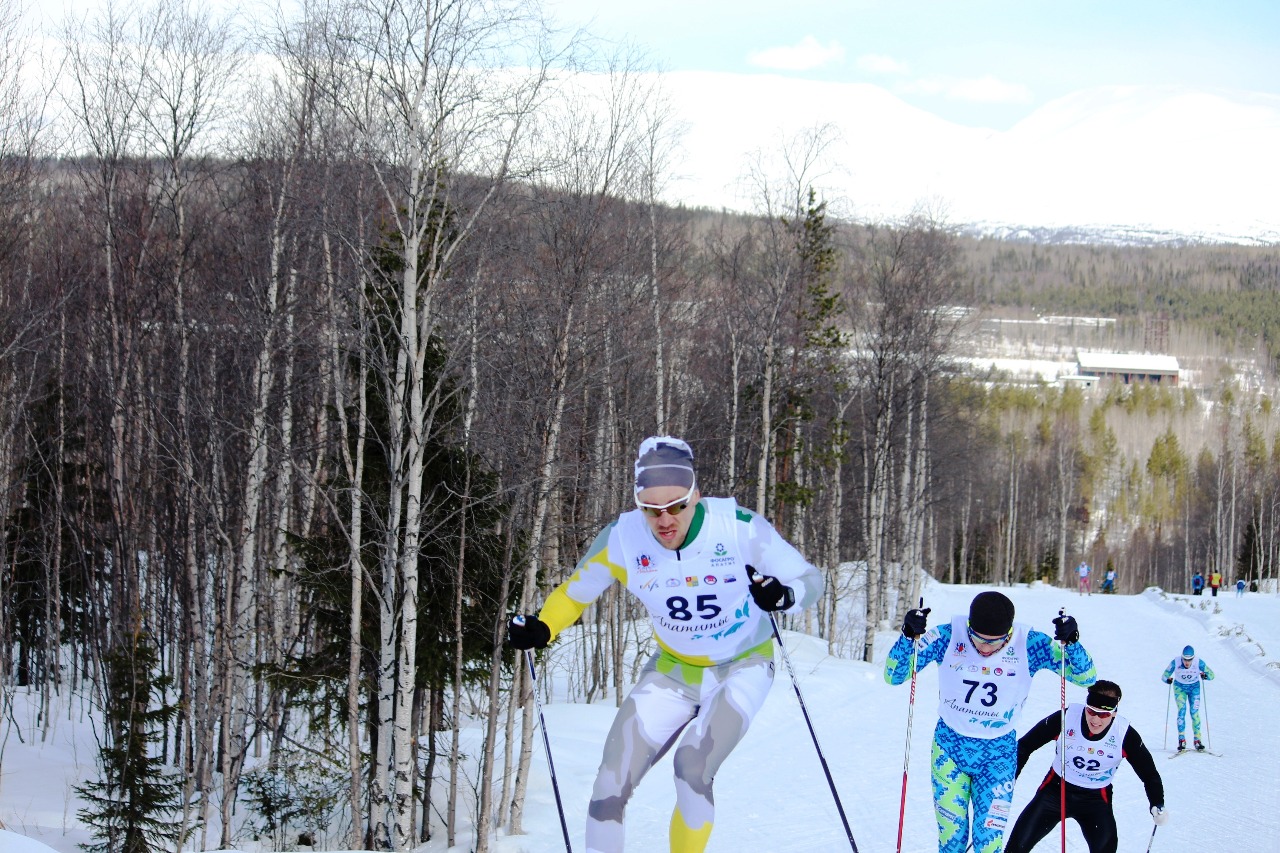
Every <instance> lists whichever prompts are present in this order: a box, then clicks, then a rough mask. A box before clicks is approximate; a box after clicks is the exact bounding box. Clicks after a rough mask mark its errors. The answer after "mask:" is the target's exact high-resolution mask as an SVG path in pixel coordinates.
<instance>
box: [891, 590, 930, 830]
mask: <svg viewBox="0 0 1280 853" xmlns="http://www.w3.org/2000/svg"><path fill="white" fill-rule="evenodd" d="M920 608H921V609H922V610H923V609H924V598H923V597H921V598H920ZM918 640H919V638H918V637H913V638H912V639H911V698H910V699H908V700H907V744H906V746H905V747H904V748H903V751H902V800H901V802H899V804H898V850H897V853H902V827H903V819H904V818H905V817H906V814H907V767H908V766H910V763H911V721H912V718H913V717H914V716H915V710H916V649H917V647H918V645H919V643H918Z"/></svg>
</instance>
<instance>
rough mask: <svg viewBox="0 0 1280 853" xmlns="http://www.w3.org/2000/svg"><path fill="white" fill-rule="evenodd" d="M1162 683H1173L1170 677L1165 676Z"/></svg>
mask: <svg viewBox="0 0 1280 853" xmlns="http://www.w3.org/2000/svg"><path fill="white" fill-rule="evenodd" d="M1164 683H1165V684H1173V679H1172V678H1166V679H1165V680H1164Z"/></svg>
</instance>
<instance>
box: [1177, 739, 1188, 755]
mask: <svg viewBox="0 0 1280 853" xmlns="http://www.w3.org/2000/svg"><path fill="white" fill-rule="evenodd" d="M1186 751H1187V739H1186V738H1184V737H1181V736H1179V737H1178V752H1186Z"/></svg>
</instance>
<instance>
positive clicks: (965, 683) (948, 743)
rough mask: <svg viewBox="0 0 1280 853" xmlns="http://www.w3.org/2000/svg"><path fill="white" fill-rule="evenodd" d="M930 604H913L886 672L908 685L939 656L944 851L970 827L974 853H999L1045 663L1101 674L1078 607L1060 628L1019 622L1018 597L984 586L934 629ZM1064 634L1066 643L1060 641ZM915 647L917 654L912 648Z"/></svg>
mask: <svg viewBox="0 0 1280 853" xmlns="http://www.w3.org/2000/svg"><path fill="white" fill-rule="evenodd" d="M928 614H929V610H928V609H927V608H925V609H919V608H917V609H914V610H910V611H908V612H907V615H906V618H905V619H904V620H903V625H902V636H901V637H899V638H898V640H897V642H896V643H894V645H893V648H891V649H890V650H889V657H888V659H887V660H886V661H885V667H884V676H885V680H886V681H888V682H889V683H890V684H902V683H903V682H904V681H906V680H907V679H909V678H910V677H911V669H912V665H913V664H914V665H915V668H916V670H919V669H920V668H921V667H924V666H927V665H928V664H930V663H936V664H938V714H939V719H938V724H937V726H936V727H935V728H934V733H933V771H932V784H933V808H934V816H935V817H936V818H937V821H938V850H939V851H941V853H964V851H965V849H966V847H967V846H968V844H969V836H970V818H969V812H970V808H971V807H972V811H973V820H972V834H973V849H974V851H975V853H1000V851H1001V849H1002V848H1003V845H1004V830H1005V826H1006V824H1007V823H1008V820H1009V814H1010V812H1011V811H1012V809H1013V783H1014V778H1015V776H1016V775H1017V766H1018V735H1017V732H1016V731H1015V727H1016V726H1017V722H1018V715H1019V714H1020V713H1021V711H1022V706H1023V704H1024V703H1025V702H1026V700H1027V694H1028V693H1029V692H1030V690H1031V678H1032V676H1033V675H1035V674H1036V673H1037V672H1040V671H1041V670H1050V671H1054V672H1057V671H1059V670H1060V669H1062V663H1063V657H1064V654H1065V658H1066V665H1067V666H1066V673H1067V677H1068V678H1070V680H1071V681H1072V682H1073V683H1075V684H1079V685H1081V686H1087V685H1089V684H1092V683H1093V682H1094V679H1095V677H1096V675H1095V672H1094V668H1093V660H1092V658H1090V657H1089V653H1088V652H1086V651H1085V650H1084V647H1083V646H1081V645H1080V643H1079V640H1080V629H1079V627H1078V626H1077V625H1076V620H1075V618H1074V617H1071V616H1058V617H1057V618H1056V619H1054V620H1053V624H1054V637H1050V636H1049V635H1048V634H1043V633H1041V632H1039V631H1035V630H1032V629H1031V628H1029V627H1027V626H1026V625H1024V624H1022V623H1015V622H1014V621H1013V616H1014V608H1013V602H1012V601H1010V600H1009V599H1008V597H1007V596H1005V595H1004V594H1002V593H999V592H996V591H994V590H989V591H987V592H981V593H978V595H977V596H975V597H974V599H973V601H972V602H971V603H970V605H969V615H968V618H967V619H966V617H965V616H964V615H963V614H957V615H956V616H953V617H952V619H951V621H950V622H948V623H946V624H944V625H939V626H938V627H936V628H934V629H932V630H928V631H927V632H926V629H927V627H928ZM1054 639H1057V640H1058V642H1059V643H1061V644H1062V645H1057V644H1055V643H1054ZM913 649H914V650H915V656H914V659H913V656H912V650H913Z"/></svg>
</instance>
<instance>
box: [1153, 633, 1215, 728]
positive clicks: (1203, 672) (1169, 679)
mask: <svg viewBox="0 0 1280 853" xmlns="http://www.w3.org/2000/svg"><path fill="white" fill-rule="evenodd" d="M1212 680H1213V670H1212V669H1209V667H1208V665H1207V664H1205V662H1204V661H1202V660H1200V658H1198V657H1196V650H1195V649H1194V648H1192V647H1191V646H1187V647H1185V648H1184V649H1183V650H1182V658H1181V660H1179V659H1178V658H1174V659H1173V660H1172V661H1170V662H1169V666H1168V668H1166V669H1165V671H1164V683H1165V684H1172V685H1173V699H1174V701H1175V702H1177V704H1178V752H1182V751H1183V750H1184V749H1186V748H1187V708H1188V706H1189V707H1190V708H1191V731H1192V734H1193V735H1194V736H1195V747H1196V749H1199V750H1202V751H1203V750H1204V744H1203V743H1201V742H1200V682H1201V681H1212Z"/></svg>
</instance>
